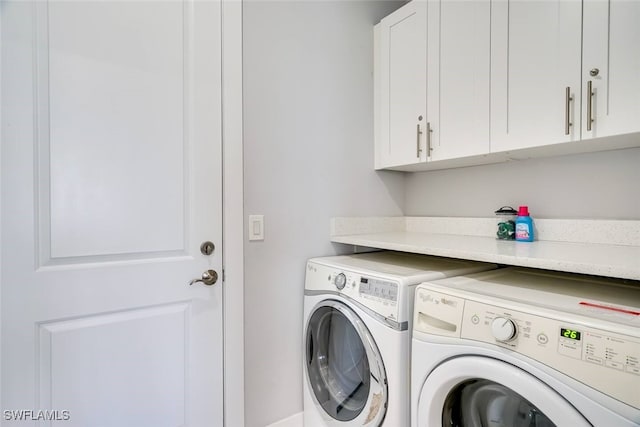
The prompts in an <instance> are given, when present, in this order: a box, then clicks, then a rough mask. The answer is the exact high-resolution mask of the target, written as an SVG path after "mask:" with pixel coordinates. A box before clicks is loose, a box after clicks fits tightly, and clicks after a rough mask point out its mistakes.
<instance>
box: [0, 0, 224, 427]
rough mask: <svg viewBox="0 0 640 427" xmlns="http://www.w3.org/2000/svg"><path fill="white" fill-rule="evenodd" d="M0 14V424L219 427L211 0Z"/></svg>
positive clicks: (216, 125)
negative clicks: (210, 281)
mask: <svg viewBox="0 0 640 427" xmlns="http://www.w3.org/2000/svg"><path fill="white" fill-rule="evenodd" d="M0 13H1V14H2V21H1V25H2V39H1V42H2V106H1V107H2V110H1V111H2V153H1V156H2V157H1V160H2V175H1V179H2V181H1V184H2V202H1V203H2V211H1V212H2V216H1V219H2V227H1V231H2V235H1V238H2V267H1V268H2V282H1V283H2V295H1V298H2V299H1V303H2V306H1V316H2V344H1V345H2V347H1V350H2V360H1V362H2V365H1V366H2V370H1V375H2V389H1V393H2V394H1V399H2V402H1V405H0V406H1V407H2V409H3V411H4V412H3V414H2V417H3V418H2V423H3V424H2V425H7V426H10V425H33V424H34V423H25V421H24V420H31V419H38V420H43V419H44V420H48V419H51V418H53V419H65V418H69V421H67V422H64V423H62V422H60V423H55V424H56V425H59V424H60V425H62V424H64V425H69V426H82V427H89V426H114V427H115V426H117V427H125V426H136V427H139V426H153V427H159V426H167V427H169V426H171V427H173V426H221V425H222V307H221V304H222V287H221V286H222V280H221V279H219V280H218V282H217V284H215V285H213V286H206V285H204V284H202V283H196V284H194V285H193V286H190V285H189V282H190V281H191V280H192V279H194V278H197V277H201V275H202V274H203V272H204V271H206V270H209V269H211V270H215V271H217V272H219V273H220V272H221V259H222V253H221V136H220V135H221V93H220V89H221V88H220V80H221V71H220V68H221V60H220V42H221V25H220V19H221V18H220V3H219V2H215V1H211V2H191V1H184V2H179V1H166V2H164V1H163V2H160V1H158V2H133V1H130V2H129V1H126V2H123V1H104V2H84V1H78V2H58V1H50V2H45V1H37V2H35V1H23V2H3V3H2V5H1V9H0ZM203 241H211V242H213V243H214V244H215V245H216V248H215V250H214V251H213V253H212V254H211V255H209V256H207V255H203V254H202V253H201V251H200V245H201V243H202V242H203ZM7 411H8V412H7ZM29 411H31V412H29ZM38 411H47V412H38ZM52 411H53V412H52ZM17 419H22V421H17ZM44 424H46V425H50V423H49V422H48V421H47V422H44V423H42V425H44Z"/></svg>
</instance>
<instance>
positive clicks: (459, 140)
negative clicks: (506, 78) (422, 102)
mask: <svg viewBox="0 0 640 427" xmlns="http://www.w3.org/2000/svg"><path fill="white" fill-rule="evenodd" d="M428 8H429V9H428V12H429V13H428V17H429V22H428V25H427V27H428V33H429V37H428V44H429V46H428V50H429V52H430V53H431V54H430V55H429V56H428V58H427V63H428V65H427V66H428V69H429V74H428V80H427V81H428V84H427V109H428V111H429V115H428V117H427V120H428V121H430V122H431V124H432V126H431V127H432V129H433V133H432V135H431V141H432V143H431V145H432V147H431V148H432V152H431V153H430V155H431V160H444V159H454V158H459V157H465V156H473V155H477V154H485V153H488V152H489V117H490V115H489V99H490V98H489V85H490V76H489V71H490V66H489V60H490V56H491V55H490V52H491V50H490V48H491V46H490V42H491V28H490V22H491V4H490V2H489V1H488V0H486V1H485V0H483V1H478V0H475V1H456V2H451V1H442V0H431V1H429V3H428Z"/></svg>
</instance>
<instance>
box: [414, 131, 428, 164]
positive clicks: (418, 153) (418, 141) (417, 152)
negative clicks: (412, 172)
mask: <svg viewBox="0 0 640 427" xmlns="http://www.w3.org/2000/svg"><path fill="white" fill-rule="evenodd" d="M427 126H429V124H428V123H427ZM420 135H422V131H421V130H420V123H418V124H417V125H416V157H418V158H419V157H420V153H421V152H422V149H421V148H420Z"/></svg>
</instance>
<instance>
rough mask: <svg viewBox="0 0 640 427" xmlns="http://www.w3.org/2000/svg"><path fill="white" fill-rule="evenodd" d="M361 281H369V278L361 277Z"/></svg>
mask: <svg viewBox="0 0 640 427" xmlns="http://www.w3.org/2000/svg"><path fill="white" fill-rule="evenodd" d="M360 283H369V279H367V278H366V277H361V278H360Z"/></svg>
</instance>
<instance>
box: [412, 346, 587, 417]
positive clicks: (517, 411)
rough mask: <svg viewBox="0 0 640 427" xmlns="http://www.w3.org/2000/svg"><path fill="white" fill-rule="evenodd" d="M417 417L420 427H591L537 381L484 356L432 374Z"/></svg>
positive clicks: (445, 366)
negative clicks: (441, 426) (445, 426)
mask: <svg viewBox="0 0 640 427" xmlns="http://www.w3.org/2000/svg"><path fill="white" fill-rule="evenodd" d="M416 415H417V421H418V422H417V425H418V426H420V427H423V426H435V425H443V426H444V425H447V426H454V427H480V426H496V427H498V426H510V427H564V426H572V427H591V424H590V423H589V422H587V420H586V419H585V418H584V417H583V416H582V415H581V414H580V413H579V412H578V411H577V410H576V409H575V408H574V407H573V406H572V405H571V404H570V403H569V402H567V401H566V400H565V399H564V398H563V397H562V396H561V395H560V394H558V393H557V392H556V391H555V390H553V389H552V388H551V387H549V386H548V385H547V384H545V383H544V382H542V381H540V380H539V379H538V378H536V377H535V376H533V375H531V374H529V373H528V372H526V371H524V370H522V369H520V368H518V367H516V366H514V365H512V364H510V363H506V362H503V361H500V360H496V359H492V358H490V357H482V356H460V357H457V358H454V359H450V360H448V361H446V362H444V363H442V364H440V365H438V367H436V368H435V369H434V370H433V371H431V373H429V375H428V376H427V378H426V379H425V381H424V383H423V384H422V387H421V390H420V395H419V398H418V408H417V414H416Z"/></svg>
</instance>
